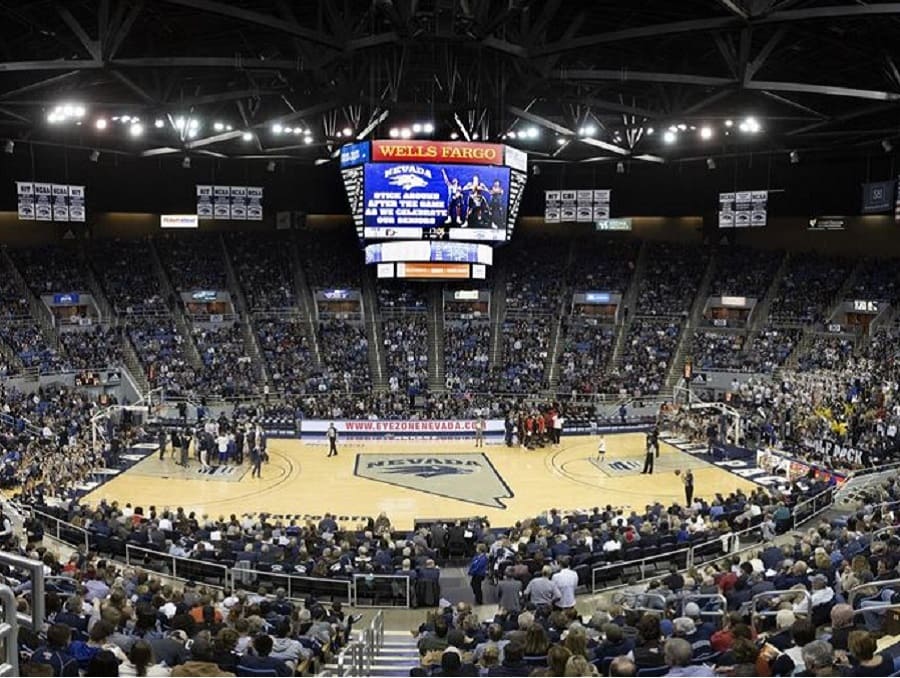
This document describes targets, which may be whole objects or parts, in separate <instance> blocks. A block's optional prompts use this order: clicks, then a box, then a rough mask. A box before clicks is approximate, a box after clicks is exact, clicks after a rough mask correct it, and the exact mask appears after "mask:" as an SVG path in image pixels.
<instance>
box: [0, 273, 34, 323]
mask: <svg viewBox="0 0 900 678" xmlns="http://www.w3.org/2000/svg"><path fill="white" fill-rule="evenodd" d="M30 314H31V311H30V307H29V303H28V296H27V292H26V291H25V290H23V289H22V288H21V287H19V283H18V281H17V280H16V278H15V277H14V276H13V274H12V273H11V272H10V271H8V270H7V269H6V266H5V265H3V264H2V262H0V319H2V320H3V322H9V321H11V320H20V319H22V318H27V317H28V316H29V315H30Z"/></svg>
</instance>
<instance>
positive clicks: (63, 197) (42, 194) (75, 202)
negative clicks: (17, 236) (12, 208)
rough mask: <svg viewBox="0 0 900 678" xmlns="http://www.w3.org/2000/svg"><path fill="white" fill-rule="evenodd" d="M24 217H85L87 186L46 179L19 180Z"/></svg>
mask: <svg viewBox="0 0 900 678" xmlns="http://www.w3.org/2000/svg"><path fill="white" fill-rule="evenodd" d="M16 199H17V200H16V202H17V205H16V206H17V213H18V216H19V219H20V220H21V221H59V222H67V221H84V186H69V185H68V184H50V183H46V182H32V181H17V182H16Z"/></svg>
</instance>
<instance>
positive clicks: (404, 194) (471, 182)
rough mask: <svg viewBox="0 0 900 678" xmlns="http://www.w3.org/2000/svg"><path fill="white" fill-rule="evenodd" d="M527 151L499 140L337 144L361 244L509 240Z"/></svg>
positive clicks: (519, 195) (498, 241)
mask: <svg viewBox="0 0 900 678" xmlns="http://www.w3.org/2000/svg"><path fill="white" fill-rule="evenodd" d="M526 170H527V156H526V155H525V153H523V152H522V151H519V150H517V149H514V148H510V147H509V146H505V145H502V144H488V143H474V142H462V141H461V142H444V141H418V140H411V141H410V140H402V141H396V140H380V141H372V142H360V143H356V144H348V145H346V146H344V147H343V148H342V149H341V174H342V176H343V180H344V186H345V188H346V190H347V197H348V200H349V202H350V209H351V213H352V215H353V219H354V223H355V224H356V228H357V233H358V235H359V237H360V240H362V241H373V240H423V239H428V240H459V241H469V242H487V243H494V244H501V243H505V242H507V241H508V240H509V239H510V238H511V237H512V232H513V228H514V227H515V222H516V216H517V214H518V211H519V204H520V202H521V196H522V190H523V189H524V187H525V180H526V177H527V171H526Z"/></svg>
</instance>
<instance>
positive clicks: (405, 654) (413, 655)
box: [324, 630, 419, 676]
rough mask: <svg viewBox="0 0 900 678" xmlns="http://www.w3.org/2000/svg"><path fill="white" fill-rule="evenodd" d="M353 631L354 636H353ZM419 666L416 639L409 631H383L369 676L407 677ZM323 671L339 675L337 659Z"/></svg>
mask: <svg viewBox="0 0 900 678" xmlns="http://www.w3.org/2000/svg"><path fill="white" fill-rule="evenodd" d="M355 633H356V632H355V631H354V635H355ZM418 665H419V650H418V648H417V647H416V639H415V638H413V637H412V635H411V634H410V632H409V631H387V630H386V631H385V632H384V644H383V645H382V647H381V650H380V651H379V652H378V653H376V655H375V659H374V661H373V663H372V670H371V672H370V673H368V674H367V675H370V676H408V675H409V670H410V669H411V668H414V667H416V666H418ZM324 669H325V671H328V672H329V673H330V674H331V675H332V676H339V675H341V674H340V673H339V671H338V665H337V658H335V659H334V661H333V662H332V663H329V664H326V665H325V667H324Z"/></svg>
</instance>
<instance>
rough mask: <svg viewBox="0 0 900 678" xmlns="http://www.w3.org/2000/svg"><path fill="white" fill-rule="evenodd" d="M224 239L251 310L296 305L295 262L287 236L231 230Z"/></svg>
mask: <svg viewBox="0 0 900 678" xmlns="http://www.w3.org/2000/svg"><path fill="white" fill-rule="evenodd" d="M225 242H226V243H227V245H228V253H229V255H230V256H231V262H232V265H233V266H234V273H235V275H236V276H237V279H238V283H239V284H240V286H241V289H242V290H243V292H244V297H245V298H246V299H247V308H248V309H249V310H251V311H263V310H271V309H284V308H289V307H293V306H296V305H297V300H296V295H295V294H294V273H293V261H292V257H291V251H290V249H289V243H288V241H287V239H286V238H285V237H279V236H270V235H264V234H260V233H251V234H246V233H231V234H229V235H228V236H226V239H225Z"/></svg>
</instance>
